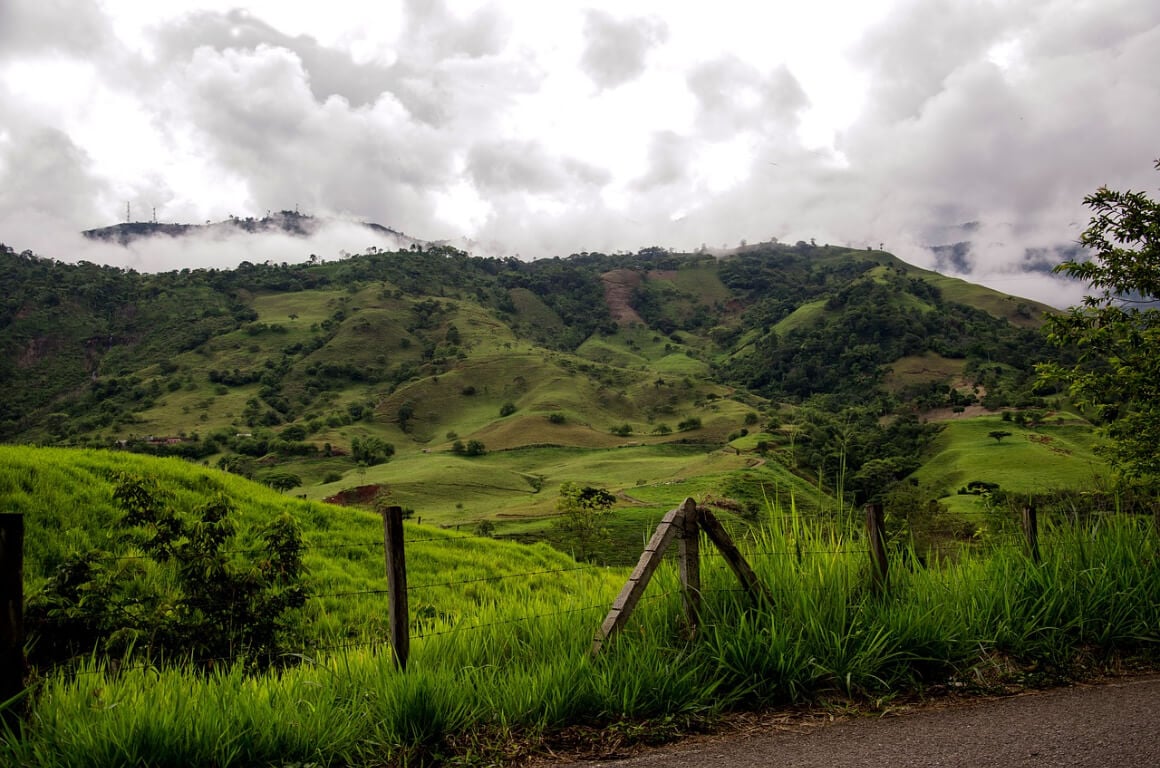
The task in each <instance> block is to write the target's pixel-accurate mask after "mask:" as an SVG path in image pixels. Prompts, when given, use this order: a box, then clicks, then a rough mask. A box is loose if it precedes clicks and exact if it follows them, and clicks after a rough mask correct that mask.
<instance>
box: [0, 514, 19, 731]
mask: <svg viewBox="0 0 1160 768" xmlns="http://www.w3.org/2000/svg"><path fill="white" fill-rule="evenodd" d="M23 691H24V516H23V515H20V514H2V515H0V703H3V702H6V701H12V700H14V699H16V698H17V697H19V696H20V694H21V693H22V692H23ZM20 712H21V710H20V708H19V707H18V706H17V705H16V704H15V703H13V704H12V705H10V706H9V707H7V708H6V709H4V711H3V715H4V717H3V719H4V722H5V724H7V726H8V727H9V728H10V729H12V730H13V731H15V730H16V728H18V726H19V719H20V717H19V716H20Z"/></svg>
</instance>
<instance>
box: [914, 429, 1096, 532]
mask: <svg viewBox="0 0 1160 768" xmlns="http://www.w3.org/2000/svg"><path fill="white" fill-rule="evenodd" d="M1054 418H1055V417H1052V418H1049V419H1048V420H1047V422H1046V423H1044V424H1042V425H1040V426H1038V427H1036V428H1034V429H1031V428H1025V427H1020V426H1019V425H1017V424H1015V423H1013V422H1010V421H1003V420H1002V418H1001V417H1000V416H999V415H994V416H980V417H975V418H968V419H958V420H953V421H949V422H944V429H943V431H942V433H941V434H940V435H939V436H938V437H937V438H936V439H935V442H934V445H933V446H932V447H931V449H930V453H929V455H928V458H927V460H926V461H925V462H924V463H923V465H922V467H921V468H920V469H919V470H918V471H917V472H915V473H914V477H915V478H916V479H917V480H919V481H920V482H923V483H927V484H929V485H931V486H932V487H934V488H937V489H941V490H942V492H943V493H944V494H946V496H945V498H944V499H943V501H944V502H945V503H947V504H948V506H950V507H951V509H952V511H956V512H962V513H976V514H977V513H978V512H980V511H981V510H982V502H981V500H980V499H979V497H977V496H972V495H959V494H958V493H957V491H958V490H959V489H960V488H962V487H963V486H965V485H966V484H967V483H969V482H971V481H975V480H981V481H984V482H988V483H998V484H999V486H1000V487H1001V488H1002V489H1003V490H1004V491H1008V492H1012V493H1017V494H1018V493H1026V494H1035V493H1044V492H1047V491H1051V490H1056V489H1077V490H1082V489H1084V488H1091V487H1093V486H1095V485H1097V484H1102V483H1103V481H1106V480H1107V479H1108V478H1109V477H1110V470H1109V469H1108V466H1107V463H1106V462H1105V461H1104V460H1103V459H1101V458H1100V457H1099V456H1097V455H1096V454H1095V452H1094V450H1093V449H1094V448H1095V446H1096V444H1097V441H1098V438H1097V436H1096V435H1095V433H1094V431H1093V429H1092V427H1091V425H1089V424H1087V423H1086V422H1082V421H1079V420H1077V419H1075V418H1074V417H1070V415H1067V416H1065V417H1064V418H1065V421H1064V422H1062V423H1060V422H1057V421H1053V419H1054ZM993 431H1005V432H1010V433H1012V434H1011V436H1010V437H1005V438H1003V439H1002V440H1001V441H996V440H995V439H994V438H992V437H989V436H988V433H989V432H993Z"/></svg>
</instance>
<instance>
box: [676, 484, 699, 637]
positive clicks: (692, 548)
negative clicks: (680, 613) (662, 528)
mask: <svg viewBox="0 0 1160 768" xmlns="http://www.w3.org/2000/svg"><path fill="white" fill-rule="evenodd" d="M681 509H682V510H684V517H685V519H684V525H683V526H682V530H681V542H680V544H679V545H678V551H679V554H680V561H681V599H682V601H683V602H684V604H685V621H686V625H687V631H688V633H689V637H692V636H693V635H694V634H696V632H697V615H698V614H699V613H700V612H701V525H700V520H699V514H698V513H699V510H698V509H697V503H696V502H695V501H693V500H692V499H685V501H684V503H683V504H681Z"/></svg>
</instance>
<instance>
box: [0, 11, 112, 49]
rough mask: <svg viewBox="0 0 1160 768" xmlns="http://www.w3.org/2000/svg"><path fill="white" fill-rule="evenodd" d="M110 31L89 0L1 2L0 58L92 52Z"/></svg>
mask: <svg viewBox="0 0 1160 768" xmlns="http://www.w3.org/2000/svg"><path fill="white" fill-rule="evenodd" d="M110 35H111V30H110V28H109V24H108V21H107V20H106V19H105V17H104V15H103V14H102V12H101V9H100V8H99V7H97V4H96V3H94V2H92V0H37V2H15V1H13V0H4V2H0V61H2V60H4V59H6V58H11V57H13V56H16V55H19V54H26V53H50V52H52V53H61V54H66V55H70V56H78V55H86V54H92V53H94V52H96V51H98V50H99V49H101V48H104V47H105V46H106V44H107V42H108V40H109V37H110Z"/></svg>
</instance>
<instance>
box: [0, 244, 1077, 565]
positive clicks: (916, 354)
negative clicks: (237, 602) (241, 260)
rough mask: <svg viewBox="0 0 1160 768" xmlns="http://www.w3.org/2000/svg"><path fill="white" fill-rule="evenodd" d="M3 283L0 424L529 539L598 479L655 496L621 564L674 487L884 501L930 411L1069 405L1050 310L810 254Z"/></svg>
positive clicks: (918, 454) (390, 257) (37, 268)
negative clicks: (1050, 340) (559, 494)
mask: <svg viewBox="0 0 1160 768" xmlns="http://www.w3.org/2000/svg"><path fill="white" fill-rule="evenodd" d="M0 278H2V279H3V280H4V284H5V286H6V287H10V289H9V290H8V291H7V292H6V294H5V296H4V297H3V299H2V303H0V385H2V386H4V387H5V391H6V393H7V395H8V396H7V397H6V398H5V399H4V400H3V401H2V402H0V440H3V441H5V442H8V443H38V444H49V445H59V446H74V447H99V448H121V449H125V450H128V451H133V452H140V453H148V454H154V455H159V456H178V457H182V458H186V459H190V460H193V461H197V462H201V463H203V464H207V465H212V466H219V467H223V468H226V469H229V470H230V471H231V472H233V473H235V474H238V475H241V476H244V477H247V478H251V479H254V480H257V481H259V482H267V483H272V484H276V485H278V487H282V488H286V489H289V488H295V490H294V494H296V495H300V496H303V497H305V498H306V499H308V500H320V499H323V498H329V497H331V496H334V495H335V494H337V493H338V492H339V491H342V490H343V489H349V488H353V487H356V486H360V485H378V486H381V488H380V490H381V491H382V493H384V494H387V495H388V496H389V497H390V498H393V499H394V500H396V501H397V502H399V503H402V504H404V505H405V506H408V507H412V508H414V509H415V511H416V515H418V516H421V517H424V518H425V519H427V520H429V521H437V522H438V523H439V524H441V525H460V526H464V525H466V526H474V525H477V524H479V523H480V522H482V521H485V520H486V521H488V522H492V523H495V524H496V525H498V526H499V528H498V530H499V532H500V533H501V534H503V533H507V534H510V535H519V536H523V537H529V538H531V537H535V536H539V537H547V538H549V539H551V533H550V531H549V530H548V529H547V527H546V526H545V525H544V523H543V519H544V518H545V516H546V515H548V514H550V513H551V512H552V511H553V509H554V490H555V489H556V488H558V486H559V483H561V482H563V481H565V480H571V481H575V482H580V483H583V484H588V485H599V486H601V487H607V488H609V489H611V490H614V491H615V492H617V493H621V494H624V495H626V496H630V497H632V498H634V499H638V500H640V502H641V503H639V504H637V503H631V504H629V503H626V504H625V509H626V510H630V511H628V512H626V518H625V519H627V520H629V521H630V522H629V523H627V524H626V527H625V528H624V530H623V531H622V535H621V538H620V541H621V544H620V545H618V547H617V549H618V551H619V552H620V555H618V557H620V556H626V555H625V553H626V552H627V551H628V549H629V546H628V543H629V542H632V541H636V540H637V539H638V538H639V535H640V530H641V529H643V528H644V527H645V526H646V525H647V523H648V520H649V519H652V517H653V516H655V514H656V513H657V511H658V510H661V511H663V508H664V505H665V504H673V503H676V502H678V501H679V500H680V494H679V492H676V491H674V493H673V494H671V495H666V494H665V493H664V492H663V490H658V493H657V494H656V495H652V496H650V492H649V491H648V489H665V488H670V487H673V486H669V485H666V484H669V483H674V482H675V481H676V480H680V481H681V482H683V483H688V484H690V487H695V488H696V489H697V492H698V493H701V494H703V495H704V496H705V497H706V498H724V499H733V500H734V501H736V499H735V498H733V497H744V499H745V504H744V505H743V506H744V507H745V508H746V509H748V510H750V511H751V512H752V510H753V509H754V508H755V507H759V506H760V504H758V503H757V501H755V500H756V499H759V498H760V496H761V488H763V487H768V488H778V487H780V488H791V487H792V488H796V489H797V490H796V491H795V493H796V494H797V495H798V497H799V498H800V500H801V502H802V503H803V504H807V505H813V506H815V507H824V506H826V505H827V504H829V505H834V506H837V505H838V502H836V501H834V500H832V499H829V496H830V495H832V494H834V493H837V492H839V491H842V492H844V494H845V496H846V498H845V499H844V502H843V503H845V504H850V503H854V504H857V503H860V502H862V501H864V500H865V498H866V497H867V494H869V493H872V492H873V491H874V489H875V488H876V487H877V486H878V485H881V484H888V483H890V482H894V481H897V480H900V479H902V478H903V477H905V476H906V475H907V474H909V473H910V472H911V471H912V470H913V469H914V468H916V467H918V466H919V465H920V464H921V463H922V461H923V460H924V459H923V457H924V456H925V454H924V450H926V448H927V444H928V443H929V440H930V439H931V436H932V434H933V429H932V428H930V427H925V426H923V425H922V421H923V418H924V414H927V413H936V412H938V411H939V410H940V409H951V408H965V407H971V406H977V405H979V404H982V405H984V406H986V407H987V408H990V409H993V410H997V409H1002V408H1015V409H1018V408H1028V407H1038V408H1046V407H1047V406H1048V403H1047V401H1046V400H1045V395H1044V394H1043V393H1038V392H1035V391H1033V388H1032V385H1033V381H1034V373H1033V369H1032V365H1033V363H1034V362H1036V361H1039V360H1043V359H1047V358H1049V357H1050V356H1051V355H1053V354H1056V353H1055V351H1054V350H1051V349H1049V348H1047V347H1046V346H1045V344H1044V342H1043V339H1042V338H1041V336H1040V334H1039V333H1038V331H1037V330H1035V328H1036V325H1037V323H1038V322H1039V320H1040V318H1041V315H1042V311H1043V309H1044V308H1043V307H1041V306H1040V305H1036V304H1035V303H1034V302H1028V301H1021V300H1016V299H1013V298H1012V297H1007V296H1003V295H1001V294H998V293H995V292H994V291H990V290H989V289H986V288H983V287H980V286H972V285H969V284H966V283H963V282H962V281H957V280H953V279H950V278H945V277H942V276H939V275H935V274H934V273H930V272H925V271H923V270H919V269H916V268H914V267H910V266H909V265H906V264H904V263H903V262H901V261H899V260H898V259H896V258H894V257H893V256H892V255H890V254H888V253H883V252H880V251H857V250H852V249H846V248H836V247H829V246H824V247H815V246H812V245H806V244H805V243H799V244H798V245H795V246H786V245H779V244H774V243H763V244H759V245H755V246H749V247H747V248H745V249H742V250H741V251H739V252H737V253H735V254H732V255H730V256H729V257H726V258H721V259H718V258H714V257H711V256H708V255H706V254H700V253H692V254H679V253H671V252H668V251H665V250H662V249H657V248H648V249H644V250H642V251H640V252H638V253H635V254H613V255H609V254H600V253H582V254H577V255H573V256H571V257H569V258H566V259H560V258H556V259H545V260H541V261H537V262H520V261H517V260H514V259H506V260H501V259H485V258H473V257H470V256H468V255H467V254H464V253H462V252H460V251H457V250H455V249H453V248H447V247H441V246H440V247H431V248H427V249H426V250H424V248H423V247H421V246H419V245H415V246H412V248H411V249H410V250H407V251H399V252H393V253H387V252H379V251H372V252H369V253H366V254H360V255H356V256H352V257H350V258H347V259H344V260H341V261H337V262H328V263H307V264H299V265H286V264H280V265H279V264H272V263H270V264H249V263H245V264H243V265H241V266H240V267H238V268H237V269H234V270H182V271H180V272H169V273H163V274H138V273H136V272H131V271H123V270H118V269H112V268H105V267H97V266H95V265H91V264H79V265H75V266H73V265H66V264H62V263H59V262H56V261H51V260H48V259H43V258H39V257H36V256H33V255H32V254H29V253H24V254H16V253H15V252H13V251H12V250H11V249H7V248H0ZM891 425H897V426H891ZM759 435H760V436H762V437H758V436H759ZM468 445H470V446H472V452H473V453H474V454H477V455H473V456H468V455H465V449H466V446H468ZM875 461H877V463H874V462H875ZM739 478H741V479H739ZM746 478H747V479H746ZM754 488H756V489H757V490H754ZM747 489H748V490H747ZM556 543H557V544H559V545H562V546H564V547H566V543H563V542H556Z"/></svg>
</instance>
